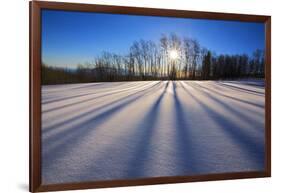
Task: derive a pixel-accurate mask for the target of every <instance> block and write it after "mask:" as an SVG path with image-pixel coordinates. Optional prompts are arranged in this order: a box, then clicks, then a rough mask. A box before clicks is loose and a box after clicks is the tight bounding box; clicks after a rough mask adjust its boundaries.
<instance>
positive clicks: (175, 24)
mask: <svg viewBox="0 0 281 193" xmlns="http://www.w3.org/2000/svg"><path fill="white" fill-rule="evenodd" d="M170 33H176V34H177V35H179V36H180V37H189V38H196V39H197V40H198V41H199V43H200V45H202V46H203V47H206V48H208V49H210V50H212V51H215V52H216V53H217V54H242V53H246V54H249V55H251V54H252V52H253V51H254V50H255V49H257V48H259V49H264V46H265V42H264V40H265V32H264V24H262V23H248V22H233V21H218V20H202V19H185V18H171V17H154V16H134V15H119V14H102V13H87V12H69V11H55V10H43V12H42V61H43V62H44V63H46V64H48V65H51V66H58V67H70V68H73V67H76V65H77V64H78V63H84V62H87V61H92V60H93V58H94V57H95V56H97V55H99V54H100V53H101V52H102V51H109V52H114V53H116V54H126V53H128V51H129V47H130V46H131V45H132V43H133V42H134V41H137V40H140V39H144V40H153V41H155V42H158V41H159V39H160V37H161V35H162V34H167V35H168V34H170Z"/></svg>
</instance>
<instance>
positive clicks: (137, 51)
mask: <svg viewBox="0 0 281 193" xmlns="http://www.w3.org/2000/svg"><path fill="white" fill-rule="evenodd" d="M236 78H264V51H263V50H260V49H256V50H255V51H254V52H253V54H252V56H249V55H247V54H234V55H229V54H219V55H217V54H216V53H214V52H212V51H211V50H208V49H207V48H205V47H203V46H201V45H200V44H199V42H198V41H197V40H196V39H192V38H180V37H179V36H178V35H176V34H174V33H172V34H170V35H162V37H161V38H160V40H159V41H158V42H153V41H151V40H148V41H147V40H142V39H141V40H139V41H135V42H133V43H132V45H131V46H130V48H129V52H128V54H125V55H118V54H115V53H110V52H103V53H102V54H101V55H99V56H98V57H95V58H94V60H93V61H92V62H86V63H84V64H78V65H77V68H76V69H69V68H59V67H52V66H49V65H46V64H43V65H42V84H60V83H82V82H101V81H138V80H218V79H236Z"/></svg>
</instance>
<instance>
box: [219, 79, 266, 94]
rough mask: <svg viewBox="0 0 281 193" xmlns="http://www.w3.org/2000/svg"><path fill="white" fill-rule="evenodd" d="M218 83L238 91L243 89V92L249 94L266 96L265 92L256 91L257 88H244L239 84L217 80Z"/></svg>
mask: <svg viewBox="0 0 281 193" xmlns="http://www.w3.org/2000/svg"><path fill="white" fill-rule="evenodd" d="M215 83H216V84H218V85H220V86H221V87H227V88H229V89H232V90H236V91H240V92H241V91H242V92H244V93H245V92H246V93H248V94H252V95H258V96H261V95H262V96H264V93H263V92H259V91H255V90H251V89H246V88H242V87H239V86H234V85H230V84H224V83H222V82H215Z"/></svg>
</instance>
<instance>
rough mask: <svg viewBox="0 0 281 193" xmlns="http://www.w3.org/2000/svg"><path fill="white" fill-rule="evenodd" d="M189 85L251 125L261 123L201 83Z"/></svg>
mask: <svg viewBox="0 0 281 193" xmlns="http://www.w3.org/2000/svg"><path fill="white" fill-rule="evenodd" d="M181 84H183V83H182V82H181ZM189 85H190V86H191V87H193V88H194V89H195V90H197V91H198V92H200V93H202V94H203V95H205V96H206V97H208V98H210V99H212V100H213V101H215V102H216V103H217V104H219V105H220V106H221V107H222V108H223V109H226V110H228V111H229V112H231V114H233V115H235V116H236V117H239V119H240V120H243V121H244V122H246V123H248V124H251V125H257V124H259V120H257V119H255V120H253V119H251V118H249V117H248V116H247V115H246V114H244V113H241V112H239V111H238V110H236V109H235V108H233V107H232V106H231V105H229V104H227V103H225V102H223V101H222V100H219V99H218V98H216V97H214V96H213V95H212V94H210V93H208V92H207V91H205V90H204V89H202V87H200V85H198V84H196V83H189ZM255 129H257V128H255ZM259 131H262V130H259Z"/></svg>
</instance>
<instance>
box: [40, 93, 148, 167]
mask: <svg viewBox="0 0 281 193" xmlns="http://www.w3.org/2000/svg"><path fill="white" fill-rule="evenodd" d="M152 91H153V90H151V89H150V90H148V91H146V92H143V93H142V94H140V95H137V96H135V97H132V98H130V99H128V100H125V101H123V102H121V103H120V104H118V105H116V106H114V107H113V108H111V109H109V110H107V111H105V112H102V113H100V114H98V115H96V116H92V117H90V118H88V119H87V120H86V121H83V122H81V123H79V124H78V125H73V126H71V127H69V128H68V129H65V130H62V131H60V132H59V133H56V134H55V135H52V136H50V137H48V138H44V136H43V156H45V157H46V156H47V155H49V156H48V158H46V159H51V160H52V159H55V158H57V157H58V154H60V153H62V152H68V151H69V150H70V149H71V146H73V145H74V144H77V143H78V142H79V141H80V140H83V138H84V137H85V136H87V134H88V133H89V132H94V131H95V129H96V128H97V127H98V126H99V125H101V124H103V123H104V122H105V121H107V120H110V118H111V117H112V116H114V114H116V113H118V112H119V111H120V110H122V109H124V108H126V107H127V106H128V105H129V104H131V103H133V102H135V101H137V100H139V99H141V98H142V97H144V96H145V95H147V94H149V93H150V92H152ZM91 113H92V112H91V111H90V112H88V113H87V114H91ZM84 116H86V115H84ZM76 119H79V118H77V117H76ZM69 121H70V122H71V121H72V120H68V121H66V122H69ZM66 144H68V145H66ZM69 144H71V145H69ZM62 148H64V149H62ZM55 154H56V155H55ZM43 161H44V160H43ZM47 162H49V161H47Z"/></svg>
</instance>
